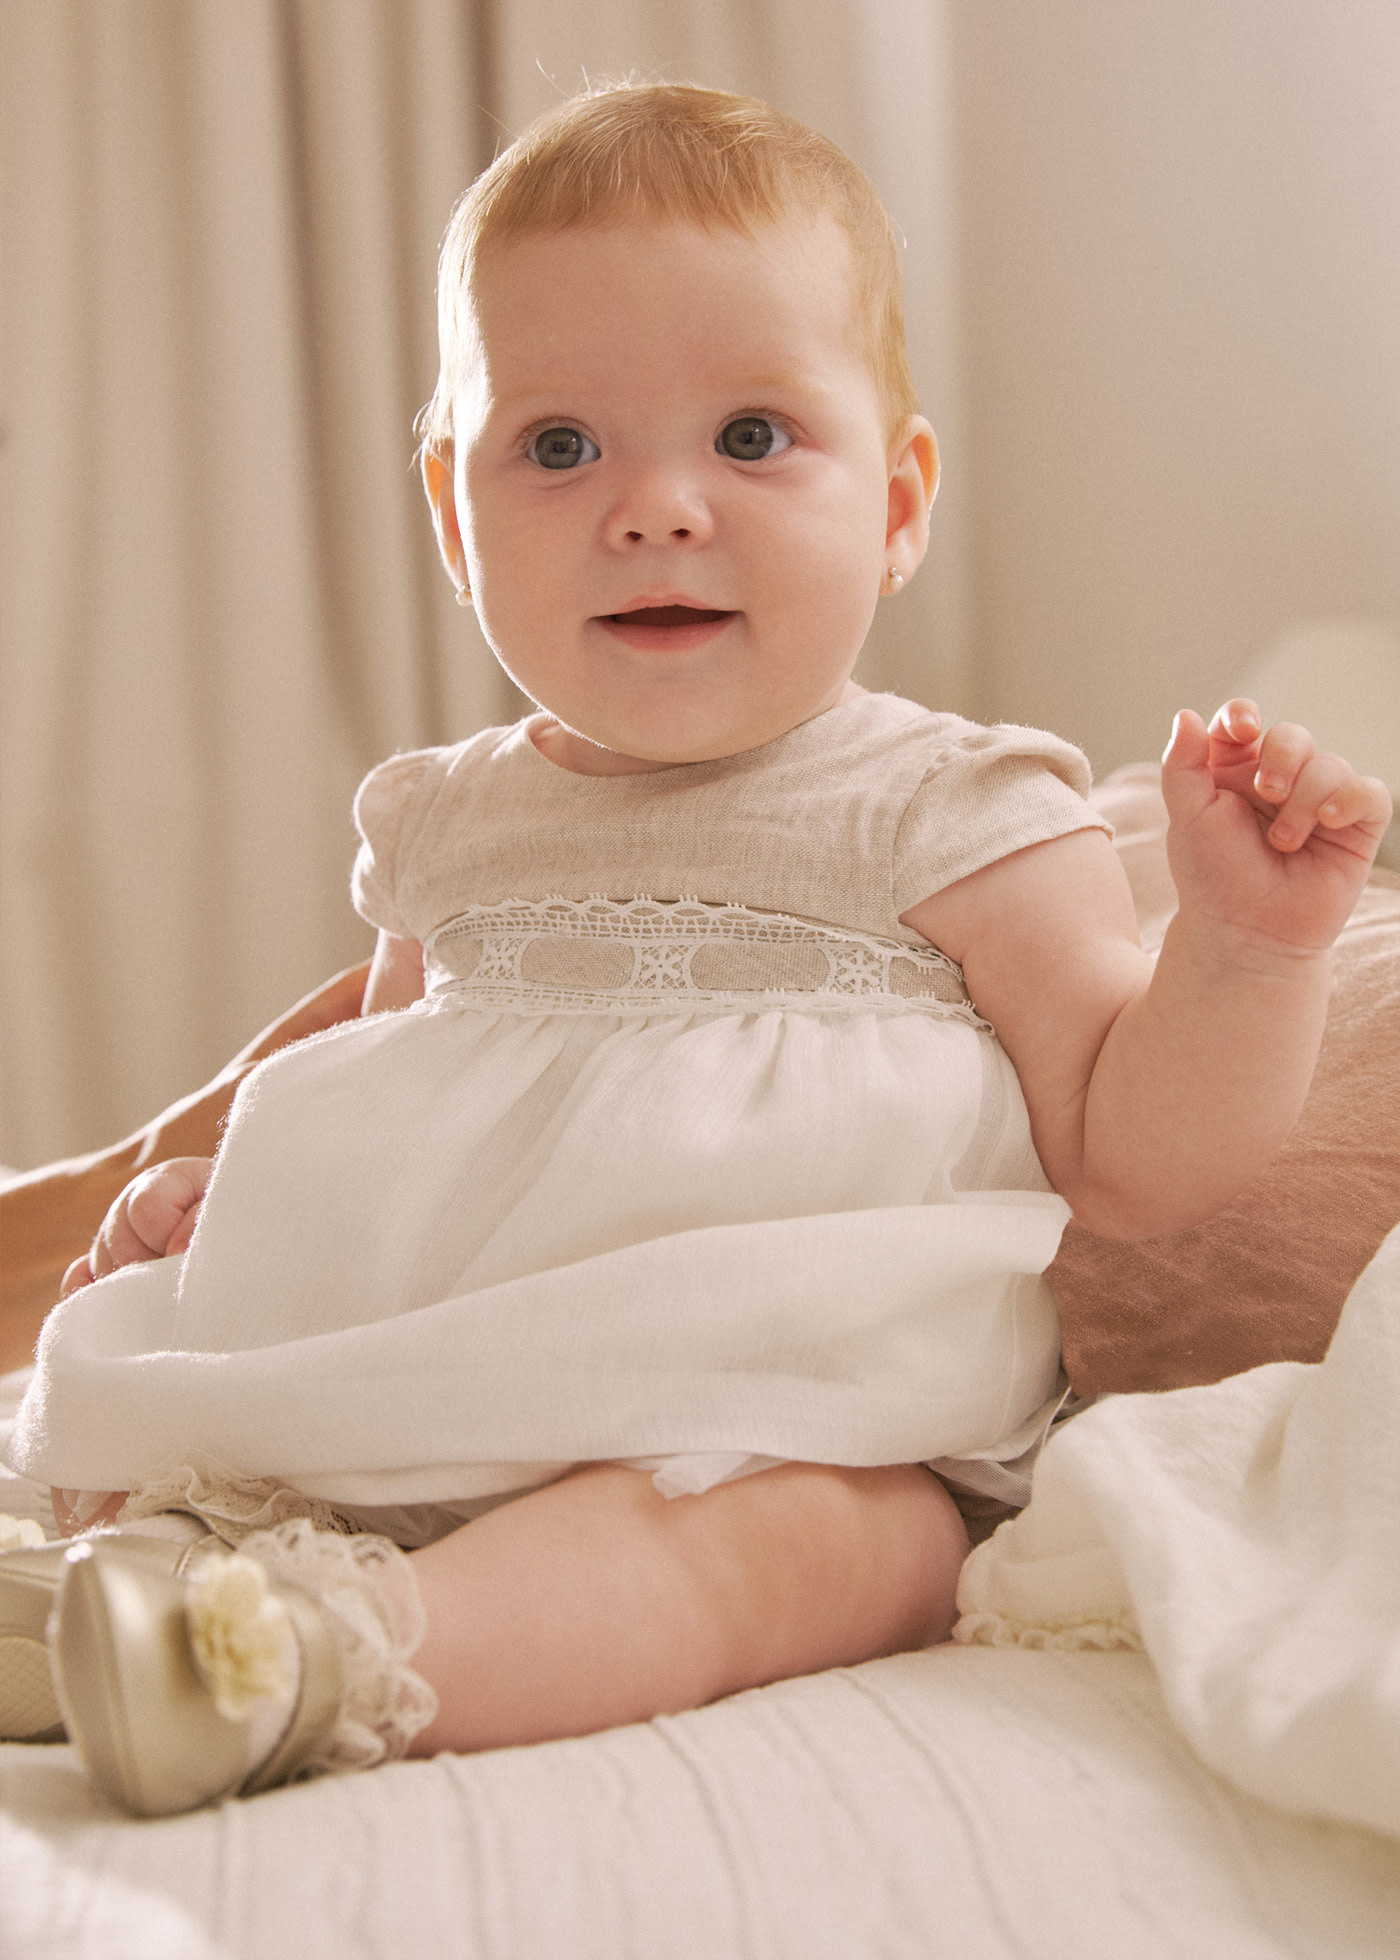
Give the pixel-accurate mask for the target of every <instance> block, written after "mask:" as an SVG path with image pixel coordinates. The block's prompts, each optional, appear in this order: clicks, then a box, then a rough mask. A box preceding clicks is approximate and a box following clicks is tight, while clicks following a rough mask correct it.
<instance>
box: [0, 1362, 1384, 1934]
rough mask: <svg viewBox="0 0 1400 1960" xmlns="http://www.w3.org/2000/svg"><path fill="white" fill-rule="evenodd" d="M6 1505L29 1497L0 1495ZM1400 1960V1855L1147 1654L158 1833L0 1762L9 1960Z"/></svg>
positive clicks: (918, 1675) (605, 1745)
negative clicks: (1288, 1774) (1300, 1787)
mask: <svg viewBox="0 0 1400 1960" xmlns="http://www.w3.org/2000/svg"><path fill="white" fill-rule="evenodd" d="M1227 1386H1228V1385H1227ZM1189 1392H1190V1393H1205V1394H1211V1393H1214V1391H1209V1390H1207V1391H1189ZM1134 1399H1135V1400H1136V1399H1137V1398H1134ZM1157 1399H1160V1398H1157ZM1111 1406H1112V1405H1110V1407H1111ZM1081 1420H1083V1419H1081ZM1077 1426H1078V1424H1077V1423H1076V1424H1072V1425H1070V1431H1071V1433H1072V1432H1073V1430H1074V1429H1075V1428H1076V1427H1077ZM1060 1447H1061V1445H1060V1443H1059V1442H1058V1441H1057V1442H1055V1443H1052V1445H1051V1446H1050V1452H1047V1455H1049V1454H1050V1453H1051V1452H1053V1451H1054V1450H1055V1449H1058V1448H1060ZM0 1508H5V1509H10V1510H12V1511H18V1510H26V1509H27V1510H29V1511H30V1513H31V1514H36V1513H39V1512H41V1510H42V1496H41V1494H40V1493H39V1492H37V1491H35V1490H34V1489H33V1487H28V1488H26V1487H24V1486H22V1485H21V1484H19V1483H18V1482H14V1481H11V1482H7V1483H6V1484H4V1485H0ZM1397 1951H1400V1846H1397V1845H1396V1843H1395V1841H1394V1840H1393V1839H1391V1838H1388V1837H1386V1836H1382V1835H1379V1834H1374V1833H1372V1832H1370V1831H1367V1830H1364V1829H1360V1828H1357V1827H1354V1826H1351V1825H1344V1824H1337V1823H1328V1822H1318V1821H1312V1820H1309V1819H1306V1818H1303V1817H1298V1816H1292V1815H1289V1814H1288V1813H1286V1812H1285V1811H1283V1810H1279V1809H1275V1808H1273V1807H1272V1806H1270V1805H1268V1804H1266V1803H1263V1802H1260V1801H1259V1800H1258V1799H1257V1798H1255V1797H1252V1796H1249V1795H1246V1794H1245V1793H1244V1792H1243V1791H1241V1790H1240V1789H1239V1788H1238V1787H1236V1786H1235V1785H1233V1784H1232V1783H1229V1782H1227V1781H1225V1780H1224V1779H1223V1778H1222V1777H1220V1776H1219V1775H1217V1774H1216V1773H1215V1772H1214V1771H1212V1770H1211V1769H1209V1768H1207V1767H1206V1765H1205V1764H1204V1763H1203V1762H1202V1761H1201V1759H1200V1758H1199V1756H1198V1755H1196V1753H1195V1752H1194V1751H1193V1750H1192V1748H1191V1747H1190V1746H1189V1744H1188V1743H1187V1742H1186V1741H1185V1739H1184V1738H1183V1736H1182V1734H1181V1733H1180V1731H1179V1730H1178V1729H1177V1727H1176V1726H1175V1725H1174V1723H1173V1721H1172V1719H1171V1716H1170V1715H1169V1713H1168V1710H1167V1706H1166V1704H1165V1702H1164V1699H1163V1696H1162V1693H1161V1691H1160V1689H1159V1687H1158V1684H1157V1678H1156V1675H1155V1673H1154V1670H1153V1667H1152V1664H1151V1662H1150V1661H1149V1660H1148V1659H1147V1658H1146V1657H1145V1656H1144V1655H1142V1654H1137V1653H1112V1652H1110V1653H1101V1652H1058V1651H1049V1652H1045V1651H1040V1652H1036V1651H1008V1650H1005V1649H998V1648H991V1647H967V1646H960V1647H951V1646H948V1647H941V1648H937V1649H934V1650H933V1651H931V1652H929V1653H923V1654H913V1655H906V1656H902V1657H900V1658H898V1659H894V1660H888V1661H879V1662H874V1663H871V1664H870V1665H867V1666H865V1667H860V1668H855V1669H851V1670H845V1671H839V1672H834V1673H829V1674H825V1675H818V1676H814V1677H812V1678H810V1679H806V1680H801V1681H792V1682H786V1683H783V1684H781V1685H779V1686H776V1687H772V1688H767V1689H763V1690H761V1691H759V1692H757V1693H752V1694H746V1695H741V1696H738V1697H736V1698H735V1699H733V1700H731V1701H728V1702H724V1703H720V1704H718V1705H717V1706H715V1707H713V1708H708V1709H702V1710H700V1711H698V1712H697V1713H695V1714H692V1715H686V1716H681V1717H677V1718H673V1719H668V1720H662V1721H657V1722H653V1723H650V1724H648V1725H646V1726H644V1727H636V1728H630V1729H623V1730H618V1731H615V1732H613V1733H611V1734H608V1735H603V1736H598V1737H593V1738H589V1739H587V1740H584V1741H578V1742H563V1743H554V1744H550V1745H547V1746H543V1747H538V1748H533V1749H520V1750H505V1751H500V1752H494V1753H490V1754H485V1755H480V1756H476V1757H450V1756H445V1757H440V1758H439V1759H437V1760H436V1761H434V1762H431V1763H406V1764H395V1765H393V1766H391V1767H388V1768H386V1769H382V1770H376V1771H373V1772H371V1773H369V1774H368V1775H362V1776H358V1777H344V1778H338V1779H334V1780H330V1781H325V1782H321V1783H316V1784H309V1785H302V1786H299V1787H297V1788H294V1789H290V1790H282V1791H275V1792H272V1793H270V1794H268V1795H266V1796H262V1797H257V1798H255V1799H253V1800H251V1801H249V1802H244V1803H229V1804H225V1805H224V1806H222V1807H221V1808H219V1809H217V1810H212V1811H205V1812H200V1813H197V1814H195V1815H193V1816H189V1817H182V1818H175V1819H171V1820H169V1821H165V1822H158V1823H141V1822H133V1821H131V1820H129V1819H126V1818H123V1817H119V1816H118V1815H116V1814H115V1813H114V1812H113V1811H111V1810H110V1809H109V1808H107V1807H106V1806H105V1805H103V1804H102V1803H101V1802H99V1801H98V1800H97V1799H96V1798H95V1797H94V1796H93V1794H92V1792H91V1790H90V1789H89V1787H88V1785H87V1782H86V1780H85V1779H84V1777H83V1775H82V1773H81V1770H80V1769H79V1767H78V1765H77V1763H76V1761H75V1760H74V1757H73V1754H72V1752H71V1750H69V1749H67V1748H54V1747H48V1748H39V1747H28V1748H26V1747H23V1746H20V1745H17V1744H10V1745H6V1746H4V1747H3V1748H0V1952H3V1953H4V1954H6V1955H7V1956H8V1955H15V1956H23V1960H215V1956H218V1957H219V1960H226V1957H227V1956H237V1960H282V1957H283V1956H286V1960H332V1956H334V1960H350V1956H361V1955H363V1956H370V1957H371V1960H398V1956H413V1960H731V1957H732V1960H828V1956H829V1960H865V1956H871V1957H872V1960H874V1956H879V1960H906V1957H907V1960H945V1956H946V1960H1013V1956H1014V1960H1025V1957H1026V1956H1035V1960H1159V1956H1160V1960H1168V1956H1171V1957H1172V1960H1284V1957H1285V1956H1287V1960H1323V1956H1326V1960H1371V1956H1375V1960H1381V1956H1387V1960H1391V1957H1392V1956H1394V1954H1395V1953H1396V1952H1397Z"/></svg>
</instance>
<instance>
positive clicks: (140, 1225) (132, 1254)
mask: <svg viewBox="0 0 1400 1960" xmlns="http://www.w3.org/2000/svg"><path fill="white" fill-rule="evenodd" d="M210 1168H211V1166H210V1161H209V1159H208V1158H207V1157H176V1158H172V1159H171V1161H170V1162H169V1163H166V1164H157V1165H156V1166H155V1167H154V1168H153V1169H151V1170H149V1171H144V1172H143V1173H142V1175H141V1176H140V1177H138V1178H135V1179H133V1181H132V1182H131V1183H130V1184H128V1185H127V1187H126V1189H125V1191H123V1192H122V1194H121V1196H120V1197H119V1198H118V1199H117V1201H116V1203H115V1204H114V1205H113V1206H112V1208H111V1210H110V1211H109V1212H108V1213H107V1216H106V1217H105V1218H104V1219H103V1221H102V1224H101V1227H100V1228H99V1230H98V1234H97V1237H96V1238H95V1239H94V1240H93V1244H92V1251H91V1253H90V1254H89V1259H90V1262H91V1266H92V1272H93V1276H94V1277H95V1278H97V1279H104V1278H105V1277H106V1275H107V1274H108V1273H114V1272H116V1271H117V1270H118V1268H119V1267H122V1266H130V1265H134V1264H135V1263H136V1262H138V1261H139V1260H143V1259H159V1258H162V1257H163V1256H164V1255H165V1254H167V1253H170V1252H181V1251H183V1250H184V1248H185V1246H186V1245H187V1244H188V1243H189V1236H190V1232H191V1231H192V1230H193V1226H194V1220H193V1217H192V1216H191V1214H193V1213H197V1210H198V1206H199V1203H200V1200H201V1199H202V1198H203V1196H204V1191H205V1187H206V1186H207V1184H208V1182H209V1172H210ZM186 1221H188V1223H187V1222H186Z"/></svg>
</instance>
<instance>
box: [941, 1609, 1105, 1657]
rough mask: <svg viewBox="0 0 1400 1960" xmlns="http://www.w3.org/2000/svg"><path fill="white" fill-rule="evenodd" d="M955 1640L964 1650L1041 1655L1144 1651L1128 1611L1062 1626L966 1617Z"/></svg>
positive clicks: (992, 1616)
mask: <svg viewBox="0 0 1400 1960" xmlns="http://www.w3.org/2000/svg"><path fill="white" fill-rule="evenodd" d="M953 1638H954V1640H956V1641H957V1642H958V1644H959V1645H960V1646H962V1647H1020V1648H1029V1649H1031V1650H1033V1651H1035V1652H1038V1653H1083V1652H1090V1653H1099V1654H1102V1653H1112V1652H1114V1651H1115V1650H1118V1651H1124V1650H1126V1651H1127V1652H1128V1653H1133V1654H1140V1653H1142V1651H1143V1644H1142V1630H1141V1628H1140V1627H1139V1626H1138V1623H1137V1617H1136V1615H1135V1614H1134V1613H1133V1612H1132V1611H1131V1609H1130V1608H1127V1607H1124V1608H1123V1609H1122V1610H1121V1611H1119V1612H1117V1613H1106V1614H1105V1615H1104V1616H1103V1617H1102V1618H1101V1619H1097V1620H1075V1621H1065V1622H1064V1623H1062V1624H1061V1623H1056V1622H1054V1621H1051V1620H1047V1621H1045V1622H1043V1623H1041V1624H1038V1625H1033V1624H1031V1623H1030V1622H1028V1621H1025V1620H1014V1619H1010V1618H1008V1617H1007V1616H1006V1615H1005V1614H1004V1613H964V1614H963V1616H962V1618H961V1619H960V1620H959V1621H958V1623H957V1625H956V1626H955V1627H954V1628H953Z"/></svg>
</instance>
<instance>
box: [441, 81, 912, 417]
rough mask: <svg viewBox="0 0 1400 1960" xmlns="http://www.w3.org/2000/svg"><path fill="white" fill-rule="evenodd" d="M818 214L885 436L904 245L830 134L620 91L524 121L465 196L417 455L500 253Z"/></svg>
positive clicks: (682, 94)
mask: <svg viewBox="0 0 1400 1960" xmlns="http://www.w3.org/2000/svg"><path fill="white" fill-rule="evenodd" d="M820 213H826V214H828V215H830V216H831V217H832V218H834V219H835V220H836V222H837V224H838V225H840V227H841V229H842V230H843V231H844V232H845V234H846V236H847V238H848V239H849V241H850V248H851V263H852V267H853V272H854V288H855V290H854V300H855V324H856V330H857V333H858V335H859V337H860V341H861V343H862V352H863V354H864V356H865V358H866V360H867V361H868V363H869V366H870V371H871V374H872V375H873V377H874V380H875V386H876V391H877V393H878V396H879V402H880V409H881V413H882V415H883V417H884V421H885V426H886V432H887V433H888V434H891V435H892V434H893V432H894V430H895V429H896V428H897V427H898V425H899V424H900V423H901V422H902V421H903V420H904V418H905V417H906V416H909V415H914V414H917V412H918V407H919V401H918V396H917V395H916V394H915V392H914V382H913V377H912V376H911V375H910V372H909V357H908V354H907V352H906V350H905V345H904V299H903V290H902V282H901V279H900V266H899V241H898V239H897V237H896V236H895V230H894V226H893V225H892V224H891V223H890V219H889V214H888V213H887V212H886V210H885V207H884V205H883V204H881V202H880V200H879V198H878V197H877V195H876V194H875V190H874V188H873V186H872V185H871V184H870V182H869V180H868V179H867V178H866V177H865V176H864V175H863V174H862V173H861V172H860V171H859V170H857V168H856V166H855V165H854V164H853V163H852V162H851V160H850V158H849V157H848V156H846V155H845V153H844V152H843V151H841V150H839V149H838V148H837V147H836V145H835V144H834V143H832V142H830V141H829V140H828V138H826V137H825V136H819V135H818V134H817V132H816V131H815V130H813V129H808V128H807V127H806V126H805V125H804V124H802V123H800V122H795V121H794V120H793V118H792V117H791V116H785V115H784V114H783V113H782V111H781V110H778V109H774V108H771V107H770V106H769V105H768V104H767V103H766V102H759V101H757V100H755V99H754V98H753V97H752V96H746V95H728V94H725V93H724V92H722V91H721V90H719V89H708V88H695V87H693V86H691V85H689V84H686V83H652V84H647V85H636V84H632V83H624V84H621V85H609V86H604V87H601V88H598V89H595V90H590V91H589V92H588V93H587V94H585V95H578V96H574V97H573V98H572V99H571V100H570V101H567V102H563V103H561V104H560V105H559V106H558V108H555V109H551V110H549V111H548V112H547V113H546V114H545V115H543V116H541V117H540V118H539V119H538V121H536V122H533V123H531V125H530V127H529V128H528V129H527V130H526V131H525V132H524V134H523V135H521V136H520V137H518V138H517V139H516V141H515V142H514V143H512V144H511V146H510V148H509V149H508V150H505V151H503V152H502V154H501V155H500V156H498V157H497V159H496V161H495V162H494V163H493V164H492V165H491V167H490V169H489V170H486V171H484V172H483V173H482V175H481V176H480V177H478V178H477V180H476V182H475V183H474V184H472V185H471V186H470V188H469V189H468V190H467V191H466V193H465V194H464V195H463V197H462V199H461V201H460V202H459V203H458V205H457V208H456V210H455V211H454V212H453V214H452V220H451V223H450V224H449V225H448V228H447V234H446V237H445V238H444V240H443V246H442V256H441V258H440V260H439V263H438V345H439V354H440V362H441V365H440V369H439V373H438V382H437V387H436V388H435V390H434V391H433V398H432V400H431V401H430V402H429V403H428V405H427V407H426V408H425V409H424V410H423V412H422V414H421V415H420V416H419V418H418V433H419V435H420V436H421V437H422V441H423V448H424V450H425V451H436V450H441V449H442V448H444V447H445V445H446V444H447V443H449V442H450V441H451V439H452V402H453V397H454V395H455V393H456V391H457V389H458V388H459V387H460V385H461V384H462V382H463V380H464V379H465V377H466V375H467V373H468V372H469V370H470V365H471V360H472V356H473V349H474V345H475V330H474V323H473V313H472V282H473V277H474V274H475V270H476V267H477V265H478V264H479V263H480V261H481V259H482V257H483V255H484V254H485V253H486V252H488V251H489V250H490V248H491V247H492V246H494V245H502V244H505V243H507V242H508V241H509V240H512V239H516V238H522V237H525V236H527V235H530V234H532V233H538V232H550V231H563V230H566V229H570V228H573V227H576V226H587V225H599V226H602V225H606V224H609V223H616V222H618V221H620V220H626V219H628V218H630V217H641V218H646V219H651V220H656V219H662V220H669V221H672V222H675V223H679V224H692V225H704V226H717V225H722V226H726V227H728V228H730V229H731V230H735V231H740V232H744V233H752V232H753V230H754V228H755V227H756V226H758V225H761V224H764V223H773V222H775V221H778V220H780V219H782V218H785V217H789V216H792V215H793V214H801V215H808V216H817V215H818V214H820Z"/></svg>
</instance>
